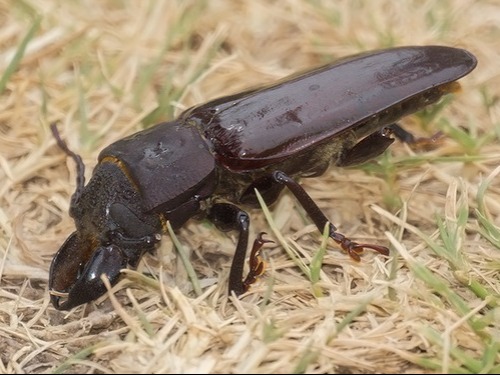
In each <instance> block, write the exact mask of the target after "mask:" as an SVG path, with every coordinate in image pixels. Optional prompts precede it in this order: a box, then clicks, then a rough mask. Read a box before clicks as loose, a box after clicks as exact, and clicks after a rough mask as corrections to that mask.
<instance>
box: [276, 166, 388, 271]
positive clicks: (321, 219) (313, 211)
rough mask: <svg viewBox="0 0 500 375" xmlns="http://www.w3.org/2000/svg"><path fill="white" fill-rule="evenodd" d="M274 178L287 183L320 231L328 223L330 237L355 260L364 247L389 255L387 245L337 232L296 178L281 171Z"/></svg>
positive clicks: (357, 259) (281, 182)
mask: <svg viewBox="0 0 500 375" xmlns="http://www.w3.org/2000/svg"><path fill="white" fill-rule="evenodd" d="M272 176H273V178H274V180H275V181H276V182H277V183H280V184H283V185H285V186H286V187H287V188H288V189H289V190H290V191H291V192H292V194H293V195H294V196H295V198H297V200H298V201H299V203H300V204H301V206H302V207H304V209H305V210H306V212H307V214H308V215H309V217H310V218H311V219H312V221H313V222H314V224H316V227H317V228H318V229H319V231H320V232H323V229H324V228H325V225H326V224H327V223H328V225H329V230H330V237H331V238H332V239H333V240H334V241H335V242H337V243H338V244H339V245H340V246H341V247H342V249H343V250H345V251H346V252H347V253H348V254H349V256H350V257H351V258H352V259H354V260H355V261H358V262H359V261H360V257H359V253H361V252H362V251H363V249H365V248H366V249H372V250H375V251H377V252H379V253H380V254H382V255H386V256H387V255H389V249H388V248H387V247H385V246H380V245H371V244H358V243H357V242H353V241H352V240H351V239H349V238H348V237H346V236H344V235H343V234H341V233H338V232H337V228H336V227H335V226H334V225H333V224H332V223H330V222H329V220H328V219H327V217H326V216H325V214H323V212H322V211H321V209H320V208H319V207H318V205H317V204H316V203H315V202H314V201H313V200H312V198H311V197H310V196H309V194H307V192H306V191H305V190H304V188H303V187H302V186H300V185H299V184H298V183H297V182H296V181H295V180H293V179H292V178H291V177H289V176H288V175H286V174H285V173H283V172H281V171H275V172H273V173H272Z"/></svg>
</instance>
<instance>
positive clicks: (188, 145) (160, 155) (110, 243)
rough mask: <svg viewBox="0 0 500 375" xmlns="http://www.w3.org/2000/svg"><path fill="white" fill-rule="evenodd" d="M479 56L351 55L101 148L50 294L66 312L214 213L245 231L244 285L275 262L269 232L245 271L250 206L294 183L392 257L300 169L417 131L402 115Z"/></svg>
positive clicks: (74, 203)
mask: <svg viewBox="0 0 500 375" xmlns="http://www.w3.org/2000/svg"><path fill="white" fill-rule="evenodd" d="M476 63H477V61H476V58H475V57H474V56H473V55H472V54H471V53H469V52H468V51H465V50H463V49H458V48H451V47H444V46H422V47H417V46H410V47H398V48H390V49H385V50H378V51H371V52H367V53H362V54H358V55H354V56H349V57H346V58H343V59H341V60H338V61H336V62H333V63H331V64H329V65H326V66H323V67H320V68H317V69H315V70H312V71H308V72H305V73H302V74H297V75H293V76H291V77H288V78H286V79H284V80H281V81H278V82H277V83H274V84H271V85H268V86H265V87H263V88H259V89H254V90H248V91H245V92H242V93H239V94H235V95H230V96H226V97H222V98H219V99H215V100H212V101H210V102H208V103H206V104H202V105H198V106H195V107H193V108H190V109H188V110H186V111H185V112H184V113H182V114H181V115H180V116H179V118H177V119H176V120H175V121H172V122H165V123H161V124H158V125H156V126H153V127H151V128H149V129H146V130H143V131H140V132H138V133H136V134H133V135H131V136H129V137H127V138H124V139H121V140H119V141H117V142H115V143H113V144H111V145H109V146H108V147H106V148H105V149H104V150H102V151H101V153H100V155H99V158H98V164H97V166H96V167H95V169H94V172H93V175H92V178H91V179H90V181H89V182H88V184H87V185H85V181H84V165H83V163H82V160H81V158H80V157H79V156H78V155H76V154H75V153H73V152H72V151H71V150H69V149H68V148H67V146H66V144H65V143H64V142H63V141H62V140H61V138H60V137H59V134H58V132H57V129H56V127H55V126H54V125H53V126H52V131H53V133H54V136H55V137H56V140H57V143H58V145H59V147H60V148H62V149H63V151H65V152H66V154H68V155H69V156H71V157H72V158H73V159H74V160H75V161H76V163H77V186H76V190H75V192H74V194H73V196H72V198H71V205H70V211H69V212H70V215H71V216H72V217H73V219H74V220H75V225H76V231H75V232H74V233H73V234H71V235H70V236H69V238H68V239H67V240H66V242H65V243H64V244H63V245H62V247H61V248H60V250H59V251H58V252H57V254H56V255H55V257H54V259H53V261H52V264H51V267H50V276H49V289H50V294H51V301H52V303H53V305H54V306H55V308H57V309H60V310H67V309H70V308H72V307H74V306H78V305H80V304H83V303H86V302H89V301H92V300H94V299H96V298H98V297H100V296H101V295H103V294H104V293H105V292H106V287H105V285H104V283H103V282H102V280H101V277H100V276H101V275H102V274H104V275H106V276H107V278H108V279H109V281H110V283H111V284H112V285H114V284H116V283H117V281H118V279H119V277H120V270H121V269H122V268H125V267H127V266H129V267H132V268H135V267H137V265H138V263H139V261H140V260H141V257H142V255H143V254H144V253H146V252H148V251H153V250H154V249H155V247H156V245H157V244H158V242H159V241H160V239H161V234H162V233H165V231H166V222H167V220H168V221H170V223H171V225H172V227H173V228H174V229H175V228H179V227H180V226H182V225H183V224H184V223H185V222H186V221H187V220H188V219H190V218H193V217H196V218H202V217H206V218H208V219H209V220H211V221H212V222H213V223H214V224H215V225H216V226H217V228H219V229H220V230H223V231H227V230H235V231H237V232H239V237H238V243H237V245H236V252H235V254H234V258H233V261H232V265H231V270H230V274H229V291H230V292H234V293H235V294H236V295H240V294H242V293H244V292H245V291H246V290H247V289H248V287H249V285H250V284H251V283H252V282H253V281H254V280H255V278H256V277H257V276H259V275H260V274H261V273H262V272H263V270H264V265H263V263H262V261H261V259H260V257H259V251H260V247H261V246H262V244H263V243H264V242H265V240H264V239H263V238H262V236H259V237H258V238H257V239H256V240H255V243H254V246H253V249H252V253H251V255H250V262H249V263H250V270H249V272H248V275H247V277H246V278H245V279H244V278H243V270H244V260H245V257H246V252H247V248H248V237H249V225H250V222H249V216H248V214H247V213H246V212H245V211H243V210H242V209H241V208H240V205H241V206H249V207H252V206H258V202H257V200H256V196H255V193H254V189H258V190H259V192H260V193H261V194H262V196H263V198H264V200H265V202H266V204H271V203H273V202H274V201H275V200H276V199H277V198H278V196H279V194H280V192H281V191H282V190H283V189H284V188H285V187H286V188H288V189H289V190H290V191H291V193H292V194H293V195H294V196H295V198H296V199H297V200H298V202H299V203H300V205H301V206H302V207H303V208H304V210H305V211H306V212H307V214H308V215H309V217H310V218H311V219H312V221H313V222H314V224H315V225H316V226H317V227H318V229H319V230H320V231H321V232H322V231H323V229H324V228H325V225H326V224H327V223H328V225H329V230H330V237H331V238H332V239H333V240H334V241H335V242H336V243H338V244H339V245H340V247H341V248H342V249H343V250H345V251H346V252H347V253H348V254H349V255H350V256H351V258H353V259H354V260H359V259H360V256H359V253H361V252H362V251H363V249H365V248H368V249H373V250H375V251H377V252H379V253H381V254H383V255H388V254H389V251H388V249H387V248H386V247H384V246H379V245H371V244H359V243H357V242H354V241H352V240H351V239H349V238H347V237H345V236H344V235H342V234H341V233H339V232H338V231H337V229H336V228H335V226H334V225H333V224H331V223H329V222H328V219H327V218H326V216H325V215H324V214H323V213H322V212H321V210H320V209H319V208H318V206H317V205H316V204H315V203H314V201H313V200H312V199H311V198H310V197H309V195H308V194H307V193H306V192H305V190H304V189H303V188H302V187H301V186H300V185H299V184H298V183H297V182H296V180H295V179H296V178H300V177H315V176H319V175H321V174H322V173H323V172H325V170H326V169H327V168H328V166H329V165H330V164H331V163H333V164H334V165H336V166H348V165H354V164H359V163H362V162H365V161H367V160H369V159H371V158H373V157H376V156H378V155H379V154H381V153H382V152H383V151H384V150H385V149H386V148H387V147H388V146H389V145H390V144H391V143H392V142H393V140H394V139H393V137H392V135H393V134H394V135H395V136H396V137H398V138H403V140H406V141H412V137H411V135H410V134H409V133H406V132H405V131H404V130H402V129H401V128H399V127H398V126H397V125H396V124H395V122H396V121H397V120H398V119H400V118H401V117H403V116H406V115H408V114H411V113H413V112H415V111H418V110H420V109H422V108H423V107H425V106H427V105H429V104H431V103H435V102H436V101H437V100H439V99H440V98H441V97H442V96H443V95H445V94H447V93H450V92H452V91H454V90H455V89H456V88H457V87H458V83H456V82H455V81H456V80H458V79H459V78H461V77H463V76H465V75H466V74H468V73H469V72H470V71H472V70H473V69H474V68H475V66H476Z"/></svg>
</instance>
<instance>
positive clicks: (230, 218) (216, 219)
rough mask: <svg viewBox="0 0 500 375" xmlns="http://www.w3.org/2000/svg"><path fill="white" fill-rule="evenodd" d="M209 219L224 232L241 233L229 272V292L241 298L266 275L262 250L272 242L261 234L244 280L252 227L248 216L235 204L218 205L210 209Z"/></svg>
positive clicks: (255, 244)
mask: <svg viewBox="0 0 500 375" xmlns="http://www.w3.org/2000/svg"><path fill="white" fill-rule="evenodd" d="M208 219H209V220H210V221H212V222H213V223H214V224H215V226H216V227H217V228H218V229H220V230H222V231H229V230H237V231H238V232H239V236H238V244H237V245H236V252H235V254H234V257H233V262H232V263H231V270H230V271H229V292H234V293H235V294H236V295H237V296H239V295H240V294H243V293H245V292H246V291H247V290H248V288H249V287H250V285H251V284H253V283H254V282H255V280H256V279H257V277H258V276H260V275H262V274H263V273H264V261H263V260H262V259H261V257H260V250H261V248H262V246H263V245H264V244H265V243H267V242H270V241H268V240H265V239H264V238H263V237H262V235H263V233H261V234H259V236H258V237H257V239H256V240H255V242H254V244H253V247H252V251H251V253H250V258H249V261H248V263H249V266H250V270H249V271H248V274H247V276H246V277H245V279H243V267H244V264H245V257H246V253H247V247H248V236H249V227H250V218H249V216H248V214H247V213H246V212H245V211H243V210H241V209H240V208H239V207H237V206H235V205H233V204H229V203H216V204H214V205H213V206H212V207H211V208H210V210H209V213H208Z"/></svg>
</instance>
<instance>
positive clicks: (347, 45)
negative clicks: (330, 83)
mask: <svg viewBox="0 0 500 375" xmlns="http://www.w3.org/2000/svg"><path fill="white" fill-rule="evenodd" d="M0 10H1V12H0V18H1V24H2V28H1V30H0V44H1V47H2V48H1V50H0V65H1V66H2V70H1V71H2V72H3V79H2V80H1V82H0V94H1V96H0V105H1V111H0V113H1V114H0V117H1V120H0V150H1V151H0V176H1V177H0V199H1V204H0V233H1V236H0V259H1V261H0V358H1V361H0V373H15V372H17V373H23V372H24V373H38V372H68V373H73V372H83V373H94V372H97V373H120V372H126V373H127V372H138V373H151V372H154V373H161V372H166V373H189V372H200V373H271V372H274V373H292V372H299V373H300V372H308V373H327V372H329V373H332V372H336V373H376V372H379V373H380V372H385V373H407V372H412V373H415V372H426V373H433V372H474V373H477V372H485V373H488V372H490V373H498V372H499V371H500V355H499V353H498V350H499V347H500V330H499V327H500V326H499V322H500V318H499V317H500V309H499V294H500V284H499V280H500V277H499V276H500V275H499V270H500V230H499V227H500V205H499V203H498V202H500V183H499V178H500V177H499V176H498V173H499V169H498V166H499V164H500V146H499V143H498V141H499V135H500V107H499V105H498V98H499V95H500V64H499V61H500V29H499V28H500V3H498V2H497V1H494V0H490V1H486V0H485V1H477V0H455V1H452V0H449V1H446V0H445V1H442V0H427V1H420V0H418V1H417V0H415V1H409V0H408V1H361V0H360V1H351V0H346V1H328V0H324V1H321V0H319V1H305V0H283V1H273V2H270V1H265V0H252V1H234V0H211V1H194V0H193V1H185V0H182V1H181V0H178V1H174V0H171V1H111V0H109V1H90V0H89V1H84V0H81V1H57V0H40V1H32V0H24V1H15V2H14V1H7V0H3V1H0ZM37 20H38V21H39V24H38V25H37V22H38V21H37ZM30 29H31V31H30ZM23 40H25V42H23ZM412 44H418V45H425V44H444V45H452V46H459V47H464V48H467V49H469V50H471V51H472V52H473V53H474V54H476V56H477V57H478V59H479V65H478V67H477V69H476V70H475V71H474V72H473V73H472V74H471V75H470V76H468V77H466V78H465V79H463V80H462V86H463V88H464V90H463V91H462V93H460V94H459V95H456V96H454V97H453V98H452V100H449V101H446V105H445V106H442V107H439V111H432V110H429V111H426V112H424V113H421V114H419V115H416V116H412V117H410V118H407V119H405V120H404V124H405V126H406V127H407V128H408V129H411V130H412V131H413V132H415V133H417V134H419V135H426V134H427V135H430V134H433V133H434V132H435V131H436V130H442V131H444V132H445V134H446V137H445V140H444V142H443V145H442V146H441V147H439V148H438V149H436V150H432V151H427V152H415V151H412V150H411V149H409V148H408V147H406V146H405V145H402V144H400V143H399V144H396V145H395V146H394V147H392V148H391V150H390V152H389V153H387V154H386V155H384V156H383V157H382V158H380V159H379V160H378V162H377V163H370V164H368V165H366V166H364V167H362V168H357V169H349V170H346V169H344V170H339V169H335V170H331V171H330V172H328V173H327V174H326V175H325V176H324V177H322V178H318V179H314V180H307V181H304V184H305V185H306V187H307V189H308V191H309V192H310V194H311V196H312V197H313V198H314V199H315V200H316V201H317V202H318V203H319V205H320V206H321V207H322V208H323V209H324V210H325V212H326V213H327V214H328V215H329V217H330V218H331V220H332V222H334V223H335V224H337V225H338V226H339V228H340V229H341V230H342V231H343V232H344V233H347V234H349V235H351V236H352V237H354V238H356V239H360V240H363V241H365V240H366V241H370V242H376V243H381V244H387V245H390V246H391V247H392V249H393V251H392V254H393V256H392V257H391V258H390V259H384V258H383V257H380V256H377V255H375V254H372V253H366V254H365V255H364V256H363V260H362V262H361V263H359V264H356V263H354V262H352V261H351V260H349V259H348V257H347V256H346V255H345V254H343V253H341V252H339V251H337V250H336V248H335V246H334V244H331V243H330V244H329V247H328V251H327V253H326V255H325V257H324V259H323V267H322V272H321V273H320V274H319V280H317V281H314V282H313V281H311V279H310V278H309V277H308V275H307V272H302V271H301V268H299V267H298V265H297V263H296V262H294V261H292V260H291V258H290V257H289V256H288V255H287V253H286V252H285V250H284V246H289V247H290V248H291V250H292V251H294V252H295V253H296V254H298V257H299V259H301V260H302V261H303V262H304V263H305V264H306V266H308V264H309V261H310V259H311V258H312V257H313V256H314V254H315V253H316V252H317V251H318V248H319V247H320V244H321V236H320V235H319V234H318V233H317V231H316V230H315V229H314V228H313V227H312V226H311V225H310V222H309V221H308V219H307V218H305V217H304V216H303V213H302V210H301V209H300V208H298V207H297V204H296V202H295V201H294V200H293V199H292V198H291V197H290V196H288V195H285V196H283V198H282V199H281V200H280V201H279V203H278V204H277V205H276V207H273V213H274V216H273V222H272V223H269V222H267V221H266V220H265V219H264V216H263V215H262V213H261V212H260V211H256V212H252V231H253V235H255V233H258V232H260V231H267V232H269V233H272V230H273V228H274V229H275V230H278V231H279V232H280V233H281V234H282V235H283V238H284V239H285V241H286V242H285V243H284V244H283V243H281V242H279V241H278V240H276V238H275V237H274V236H271V235H270V236H271V237H272V238H274V239H275V240H276V243H275V244H273V245H271V246H269V247H268V248H267V249H266V251H265V253H264V256H265V258H266V259H267V262H268V268H267V272H266V273H265V274H264V276H263V277H262V278H261V279H260V280H259V281H258V282H257V283H256V284H255V285H254V287H253V288H252V290H251V292H250V293H249V294H248V295H247V296H246V297H244V298H242V299H241V300H234V299H231V300H230V301H228V299H227V287H226V285H227V277H228V270H229V264H230V260H231V254H232V252H233V249H234V246H235V238H234V237H232V236H226V235H224V234H221V233H219V232H218V231H217V230H215V228H213V227H212V226H211V225H210V224H209V223H207V222H202V223H199V222H190V223H189V224H188V225H186V226H185V227H184V228H183V229H182V230H181V231H180V232H179V233H178V240H179V241H180V242H181V243H182V244H183V246H184V249H185V250H186V251H188V252H189V254H191V258H190V259H191V260H192V264H193V266H194V268H195V270H196V274H197V276H198V278H199V280H200V284H201V286H202V294H201V295H200V296H198V297H196V295H195V294H194V292H193V288H192V285H191V283H190V282H189V279H188V277H187V276H186V271H185V269H184V267H183V266H182V263H181V262H180V261H179V256H178V255H177V252H176V251H175V250H174V248H173V246H172V241H171V239H170V237H169V236H165V238H164V240H163V243H162V246H161V248H160V249H159V250H158V252H157V254H155V255H148V256H146V257H145V258H144V260H143V262H142V263H141V265H140V267H139V270H138V272H128V271H127V272H126V277H125V278H123V280H122V281H121V282H120V283H119V284H118V285H117V286H116V287H114V288H113V293H110V294H109V295H108V296H106V297H103V298H101V299H100V300H99V301H98V303H96V304H95V303H92V304H88V305H86V306H84V307H79V308H77V309H75V310H74V311H71V312H69V313H65V312H59V311H56V310H55V309H54V308H53V307H52V306H51V305H49V297H48V292H47V278H48V268H49V264H50V261H51V259H52V256H53V255H54V253H55V251H56V250H57V249H58V248H59V246H60V245H61V244H62V242H63V241H64V239H65V238H66V236H67V235H69V234H70V233H71V232H72V231H73V222H72V220H71V218H70V217H69V215H68V213H67V212H68V207H69V198H70V195H71V193H72V191H73V189H74V181H75V172H74V170H75V169H74V163H73V162H72V160H69V159H68V158H67V157H66V156H65V155H63V153H62V152H61V151H60V150H59V149H58V148H57V147H56V146H55V143H54V139H53V138H52V137H51V135H50V132H49V131H48V124H49V123H50V122H52V121H58V122H59V128H60V130H61V132H62V134H63V136H64V137H65V139H67V142H68V144H69V145H70V147H71V148H72V149H73V150H75V151H77V152H78V153H80V154H81V155H82V157H83V158H84V161H85V163H86V165H87V172H88V173H87V175H90V172H91V170H92V167H93V166H94V165H95V163H96V156H97V154H98V152H99V150H100V149H102V147H104V146H105V145H107V144H109V143H110V142H112V141H114V140H117V139H119V138H120V137H122V136H124V135H126V134H130V133H131V132H133V131H135V130H138V129H140V128H142V127H143V126H148V125H151V124H152V123H154V122H158V121H160V120H162V119H170V118H172V117H173V116H175V115H176V114H178V113H179V112H180V111H181V110H182V109H184V108H186V107H189V106H191V105H193V104H195V103H200V102H203V101H206V100H207V99H210V98H213V97H216V96H220V95H222V94H227V93H231V92H237V91H238V90H241V89H243V88H245V87H248V86H254V85H255V84H258V83H261V82H262V83H263V82H269V81H272V80H274V79H276V78H279V77H283V76H285V75H286V74H288V73H291V72H294V71H296V70H301V69H304V68H308V67H311V66H315V65H318V64H321V63H323V62H326V61H330V60H332V59H334V58H336V57H340V56H344V55H347V54H350V53H354V52H358V51H364V50H369V49H374V48H379V47H386V46H393V45H412ZM24 47H26V48H24ZM16 54H17V57H15V56H16ZM271 227H272V228H271ZM307 269H308V268H306V270H307Z"/></svg>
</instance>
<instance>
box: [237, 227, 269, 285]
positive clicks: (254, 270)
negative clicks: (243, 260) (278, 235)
mask: <svg viewBox="0 0 500 375" xmlns="http://www.w3.org/2000/svg"><path fill="white" fill-rule="evenodd" d="M265 234H267V233H265V232H261V233H259V235H258V236H257V238H256V239H255V241H254V243H253V246H252V251H251V252H250V258H249V259H248V265H249V266H250V270H249V271H248V274H247V277H246V278H245V280H244V281H243V288H244V291H245V292H246V291H247V290H248V289H249V288H250V285H252V284H253V283H255V282H256V281H257V278H258V277H259V276H261V275H262V274H263V273H264V271H265V270H266V263H265V262H264V260H263V259H262V257H261V256H260V253H261V250H262V246H264V244H266V243H271V242H274V241H271V240H266V239H264V237H263V236H264V235H265Z"/></svg>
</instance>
